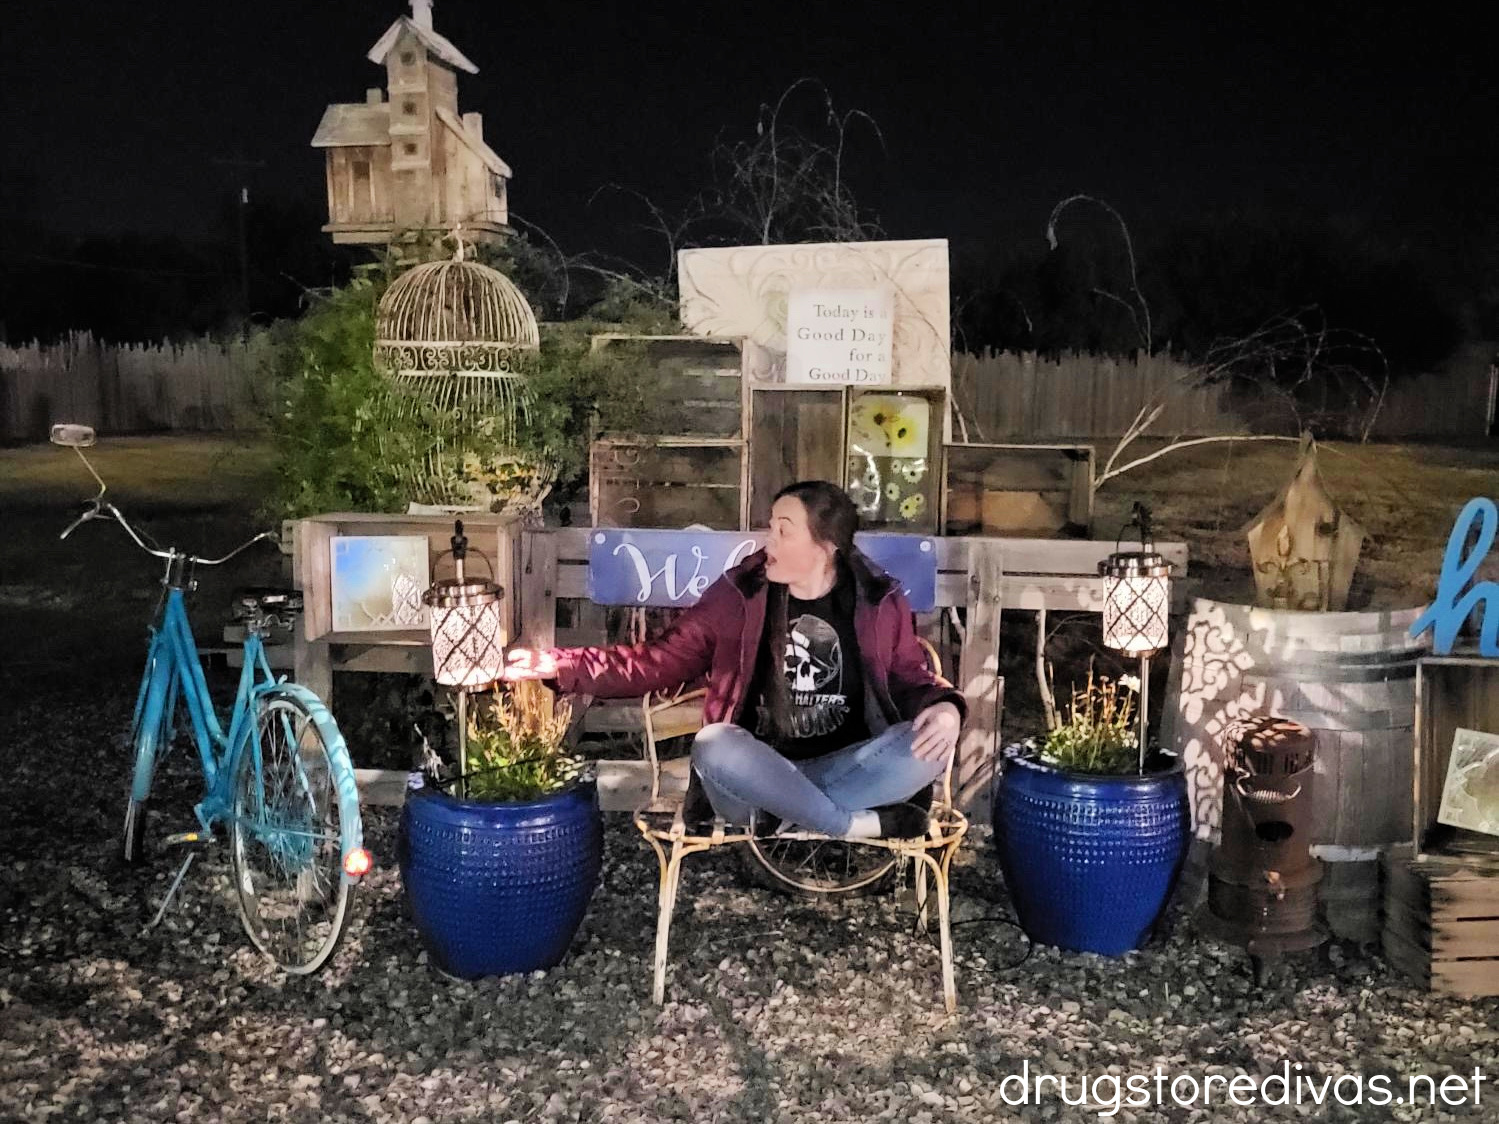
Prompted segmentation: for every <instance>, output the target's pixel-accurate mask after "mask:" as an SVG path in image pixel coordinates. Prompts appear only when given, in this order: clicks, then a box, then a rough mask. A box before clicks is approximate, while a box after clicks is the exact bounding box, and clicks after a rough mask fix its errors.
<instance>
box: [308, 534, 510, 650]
mask: <svg viewBox="0 0 1499 1124" xmlns="http://www.w3.org/2000/svg"><path fill="white" fill-rule="evenodd" d="M456 518H459V519H462V520H463V527H464V535H465V537H466V538H467V539H468V542H469V550H470V558H469V564H468V572H469V573H471V574H478V575H480V576H484V575H485V574H486V566H485V564H484V562H481V561H479V560H478V559H477V558H475V557H474V556H473V554H474V552H479V553H482V554H483V555H484V558H485V560H487V562H488V563H489V567H492V568H493V571H494V573H493V576H494V580H495V581H496V582H498V583H499V584H500V587H501V588H502V589H504V590H505V593H506V597H505V599H504V601H502V602H501V614H502V616H503V617H504V624H505V632H506V635H507V636H514V635H515V627H516V624H517V623H518V621H517V619H516V617H515V592H516V580H515V560H516V553H517V551H518V549H519V542H520V531H521V526H522V524H521V521H520V519H518V518H516V517H515V516H511V515H490V514H488V513H486V512H477V511H476V512H464V513H463V514H462V515H460V516H456ZM454 519H455V516H451V515H370V514H364V513H340V514H332V515H315V516H312V517H311V518H308V519H303V520H300V521H299V522H298V523H297V528H296V548H295V556H294V560H293V561H294V565H293V583H294V584H295V585H296V587H297V588H298V589H300V590H301V591H302V624H303V636H304V638H305V639H306V640H308V641H326V642H329V643H335V644H338V643H346V644H356V645H359V646H364V647H367V646H373V645H387V646H389V645H416V646H422V647H426V646H430V643H431V637H430V635H429V633H428V631H427V630H426V629H425V628H420V629H404V630H399V629H398V630H388V631H383V632H351V633H339V632H334V631H333V581H332V561H331V556H330V553H329V547H330V544H331V543H332V541H333V540H334V539H335V538H338V537H340V536H344V535H422V536H425V537H426V539H427V552H428V557H429V558H430V559H431V560H432V564H433V569H432V575H431V576H432V577H433V578H439V577H451V576H452V561H451V559H443V560H442V562H441V565H438V562H437V560H438V557H439V555H441V554H442V553H443V552H444V551H447V550H448V549H449V547H450V541H451V539H452V536H453V521H454Z"/></svg>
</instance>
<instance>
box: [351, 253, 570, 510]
mask: <svg viewBox="0 0 1499 1124" xmlns="http://www.w3.org/2000/svg"><path fill="white" fill-rule="evenodd" d="M455 240H457V239H456V234H455ZM457 241H458V248H457V251H456V252H455V253H454V255H453V257H452V258H451V259H448V260H445V261H434V262H426V263H423V264H421V265H417V266H414V267H412V268H411V269H410V270H408V271H407V272H405V273H403V274H402V275H401V276H399V277H397V278H396V279H395V280H394V281H393V282H391V285H390V287H389V288H388V289H387V290H386V291H385V295H384V296H383V297H382V298H381V300H380V307H379V309H378V311H377V313H376V320H375V361H376V363H377V365H378V366H379V367H380V368H381V369H382V370H383V371H384V372H385V373H386V375H387V377H388V378H389V379H390V380H391V383H392V386H393V388H394V390H395V394H394V396H393V400H392V408H393V409H394V411H395V412H396V415H397V416H396V418H395V420H396V421H397V422H398V423H409V422H411V421H412V420H414V419H419V420H420V423H421V428H422V430H423V433H422V436H423V437H424V438H430V441H429V442H424V445H425V447H424V448H423V449H422V450H420V451H417V452H414V453H412V454H411V455H407V456H402V455H393V456H392V464H393V466H394V468H395V470H396V473H397V475H398V477H399V478H400V479H401V481H402V483H403V485H404V486H405V488H406V490H407V492H408V498H409V499H411V500H412V501H414V502H416V503H421V504H431V505H436V506H442V507H451V508H469V509H473V508H483V509H487V510H490V511H516V512H522V511H528V510H530V511H534V510H535V509H536V508H537V507H539V506H540V503H541V500H542V499H543V497H545V495H546V493H547V491H548V490H549V489H550V487H551V483H552V480H553V479H554V477H555V469H554V467H553V466H552V465H550V464H548V463H546V461H545V459H541V460H538V459H537V458H533V457H528V456H523V455H521V454H520V453H519V452H518V451H517V450H516V449H515V442H516V436H517V430H518V427H519V426H520V425H523V424H524V423H525V419H526V415H527V406H528V403H527V398H526V392H525V383H524V379H523V369H524V356H525V355H526V354H527V353H535V352H536V351H537V350H538V349H539V347H540V333H539V331H538V329H537V326H536V315H535V313H533V312H532V311H531V306H530V304H528V303H527V301H526V298H525V297H524V296H523V295H522V294H521V292H520V290H519V289H517V288H516V287H515V285H514V284H513V283H512V282H511V281H510V279H509V278H508V277H506V276H505V275H504V274H503V273H500V272H499V271H498V270H495V269H491V268H490V267H489V266H486V265H484V264H482V263H481V262H476V261H469V260H466V259H465V257H464V247H463V242H462V241H461V240H457Z"/></svg>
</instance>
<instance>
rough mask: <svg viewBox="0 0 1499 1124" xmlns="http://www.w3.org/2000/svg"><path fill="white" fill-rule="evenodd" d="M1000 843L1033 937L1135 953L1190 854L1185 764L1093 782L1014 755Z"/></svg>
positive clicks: (1000, 807) (999, 815) (1007, 770)
mask: <svg viewBox="0 0 1499 1124" xmlns="http://www.w3.org/2000/svg"><path fill="white" fill-rule="evenodd" d="M994 839H995V843H996V845H997V846H998V848H999V858H1000V865H1001V867H1002V868H1003V870H1004V876H1005V883H1006V885H1007V886H1008V887H1009V891H1010V899H1011V901H1012V902H1013V903H1014V905H1015V913H1016V916H1017V917H1018V918H1019V920H1020V925H1021V927H1022V928H1023V929H1024V930H1025V931H1026V933H1027V934H1028V935H1029V936H1030V937H1031V939H1032V940H1035V941H1039V942H1040V943H1042V944H1049V945H1056V946H1057V947H1059V948H1066V949H1072V950H1074V951H1078V952H1098V953H1103V954H1104V955H1107V956H1117V955H1119V954H1120V953H1123V952H1128V951H1129V950H1130V949H1132V948H1138V947H1139V946H1140V944H1141V943H1142V942H1143V941H1144V940H1145V939H1146V937H1147V936H1149V934H1150V930H1151V927H1152V926H1153V925H1154V924H1155V922H1156V920H1157V919H1158V918H1159V917H1160V915H1161V913H1162V911H1163V910H1164V909H1165V906H1166V902H1167V899H1168V898H1169V897H1170V895H1171V890H1172V887H1173V886H1174V885H1175V884H1176V878H1177V875H1178V874H1179V873H1180V872H1181V867H1182V863H1183V861H1184V860H1185V858H1186V855H1187V844H1188V842H1189V841H1190V818H1189V813H1188V808H1187V782H1186V777H1185V775H1184V773H1183V772H1182V767H1181V763H1180V762H1177V763H1176V764H1175V766H1174V767H1173V768H1172V769H1170V770H1169V771H1166V772H1160V773H1147V774H1145V775H1144V776H1093V775H1089V774H1084V773H1068V772H1063V771H1061V770H1058V769H1053V768H1050V767H1048V766H1046V765H1043V764H1041V763H1040V762H1038V761H1035V760H1033V759H1030V758H1027V757H1024V756H1020V755H1017V754H1013V753H1012V754H1008V755H1007V756H1006V758H1005V761H1004V770H1003V772H1002V773H1001V774H1000V775H999V777H998V778H996V780H995V793H994Z"/></svg>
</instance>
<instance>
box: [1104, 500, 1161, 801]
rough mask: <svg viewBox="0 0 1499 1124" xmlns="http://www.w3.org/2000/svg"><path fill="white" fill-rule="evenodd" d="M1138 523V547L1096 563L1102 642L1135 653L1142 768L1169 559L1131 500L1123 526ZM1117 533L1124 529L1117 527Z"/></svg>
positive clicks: (1147, 519)
mask: <svg viewBox="0 0 1499 1124" xmlns="http://www.w3.org/2000/svg"><path fill="white" fill-rule="evenodd" d="M1130 527H1136V528H1138V530H1139V532H1140V549H1139V550H1119V549H1117V548H1118V546H1119V543H1118V541H1117V540H1116V541H1115V543H1114V546H1115V548H1116V549H1115V550H1114V553H1112V554H1110V555H1109V556H1108V558H1107V559H1105V560H1104V561H1102V562H1100V563H1099V564H1098V572H1099V574H1101V575H1102V576H1103V579H1104V600H1103V642H1104V644H1106V645H1107V646H1108V647H1110V648H1113V649H1114V650H1115V651H1118V652H1123V653H1124V654H1125V655H1131V656H1138V657H1139V658H1140V771H1141V772H1142V773H1143V772H1144V771H1145V746H1146V736H1145V735H1146V728H1147V723H1148V721H1149V709H1150V657H1151V656H1153V655H1155V653H1157V652H1159V651H1160V650H1161V649H1162V648H1164V647H1165V646H1166V640H1167V617H1168V614H1169V613H1170V610H1171V563H1169V562H1167V561H1166V559H1165V557H1164V556H1162V555H1160V554H1157V553H1156V551H1155V544H1154V543H1153V542H1152V540H1151V536H1150V511H1149V510H1148V509H1147V508H1146V507H1145V505H1144V504H1142V503H1140V502H1138V501H1136V503H1135V505H1134V511H1133V514H1132V516H1131V518H1130V521H1129V522H1128V523H1126V524H1125V527H1124V529H1125V530H1127V529H1128V528H1130ZM1120 535H1121V537H1122V536H1123V531H1121V532H1120Z"/></svg>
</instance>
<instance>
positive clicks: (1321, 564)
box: [1248, 438, 1364, 612]
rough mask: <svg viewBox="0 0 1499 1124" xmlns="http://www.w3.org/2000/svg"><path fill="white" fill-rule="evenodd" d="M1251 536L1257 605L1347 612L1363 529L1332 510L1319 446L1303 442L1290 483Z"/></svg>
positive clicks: (1256, 521)
mask: <svg viewBox="0 0 1499 1124" xmlns="http://www.w3.org/2000/svg"><path fill="white" fill-rule="evenodd" d="M1248 534H1249V557H1250V559H1251V561H1252V562H1253V563H1254V585H1255V594H1256V601H1257V602H1258V604H1260V605H1261V606H1263V607H1264V608H1267V609H1307V610H1313V611H1316V610H1322V611H1324V612H1325V611H1329V610H1330V611H1333V612H1341V611H1342V610H1344V609H1346V608H1347V607H1348V588H1349V586H1350V585H1352V583H1353V571H1354V570H1355V569H1356V568H1357V567H1358V555H1359V550H1360V549H1361V548H1362V547H1363V543H1364V529H1363V528H1362V527H1360V526H1359V525H1358V524H1357V523H1355V522H1354V521H1353V520H1352V519H1350V518H1349V517H1348V515H1347V514H1346V513H1345V512H1342V511H1340V510H1338V508H1337V507H1335V506H1334V505H1333V502H1332V498H1331V497H1330V496H1329V495H1328V492H1327V487H1326V485H1324V484H1323V483H1322V474H1321V472H1319V471H1318V469H1317V445H1316V442H1314V441H1312V440H1311V439H1310V438H1306V439H1304V440H1303V441H1302V444H1301V457H1300V459H1299V460H1298V461H1297V464H1296V471H1295V473H1294V474H1293V475H1292V477H1291V481H1290V483H1288V484H1287V485H1286V486H1285V487H1284V488H1283V489H1281V492H1280V495H1278V496H1276V497H1275V499H1274V500H1273V501H1271V503H1270V504H1269V505H1268V506H1267V507H1266V508H1265V509H1264V510H1263V511H1261V512H1260V513H1259V515H1257V516H1256V517H1255V519H1254V522H1252V523H1251V524H1250V525H1249V528H1248Z"/></svg>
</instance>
